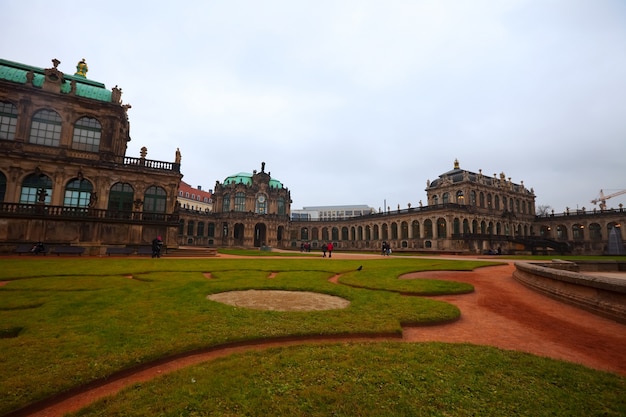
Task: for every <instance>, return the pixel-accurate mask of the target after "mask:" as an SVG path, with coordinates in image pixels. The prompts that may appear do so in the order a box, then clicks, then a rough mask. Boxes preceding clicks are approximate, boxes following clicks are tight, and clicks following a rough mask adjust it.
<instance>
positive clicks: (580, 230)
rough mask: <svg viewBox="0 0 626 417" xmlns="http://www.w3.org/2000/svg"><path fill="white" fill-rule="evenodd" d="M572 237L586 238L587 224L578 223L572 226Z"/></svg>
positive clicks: (575, 238)
mask: <svg viewBox="0 0 626 417" xmlns="http://www.w3.org/2000/svg"><path fill="white" fill-rule="evenodd" d="M572 238H574V240H584V239H585V226H583V225H582V224H578V223H576V224H575V225H574V226H572Z"/></svg>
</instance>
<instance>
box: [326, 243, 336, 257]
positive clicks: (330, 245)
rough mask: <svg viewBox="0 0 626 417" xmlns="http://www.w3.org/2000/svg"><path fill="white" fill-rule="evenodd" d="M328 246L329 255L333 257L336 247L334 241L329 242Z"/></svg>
mask: <svg viewBox="0 0 626 417" xmlns="http://www.w3.org/2000/svg"><path fill="white" fill-rule="evenodd" d="M326 246H327V249H328V257H329V258H332V257H333V249H334V246H333V242H328V245H326Z"/></svg>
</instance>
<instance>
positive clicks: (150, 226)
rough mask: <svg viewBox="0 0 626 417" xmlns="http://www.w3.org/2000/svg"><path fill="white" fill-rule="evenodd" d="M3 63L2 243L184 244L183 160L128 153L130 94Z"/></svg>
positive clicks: (81, 73)
mask: <svg viewBox="0 0 626 417" xmlns="http://www.w3.org/2000/svg"><path fill="white" fill-rule="evenodd" d="M52 64H53V66H52V67H51V68H46V69H42V68H37V67H32V66H28V65H23V64H19V63H15V62H10V61H6V60H0V155H1V157H0V247H2V248H3V249H4V250H5V251H6V250H10V248H12V247H15V246H16V245H19V244H20V243H24V242H37V241H42V242H45V243H46V244H49V245H59V246H60V245H66V246H72V245H74V246H81V247H82V248H84V249H86V253H88V254H92V255H96V254H103V253H104V250H105V248H106V247H111V246H127V245H146V244H149V243H150V242H151V241H152V239H154V238H155V237H156V236H158V235H161V236H162V237H163V240H164V241H165V243H166V244H168V245H175V242H176V241H177V236H176V226H177V225H178V214H177V212H176V208H177V204H176V197H177V191H178V186H179V182H180V180H181V178H182V175H181V173H180V163H179V161H175V162H163V161H154V160H150V159H147V158H146V155H147V149H146V148H145V147H144V148H142V151H141V155H140V157H139V158H132V157H128V156H126V147H127V143H128V142H129V141H130V132H129V121H128V117H127V110H128V109H129V108H130V105H128V104H123V103H122V100H121V95H122V91H121V89H120V88H118V87H117V86H116V87H114V88H112V89H111V90H108V89H106V88H105V85H104V84H102V83H99V82H96V81H93V80H89V79H88V78H87V71H88V68H87V63H86V62H85V61H84V60H82V61H80V62H79V63H78V65H77V66H76V72H75V73H74V74H73V75H68V74H65V73H63V72H61V71H60V70H59V68H58V66H59V64H60V62H59V61H58V60H56V59H55V60H53V61H52Z"/></svg>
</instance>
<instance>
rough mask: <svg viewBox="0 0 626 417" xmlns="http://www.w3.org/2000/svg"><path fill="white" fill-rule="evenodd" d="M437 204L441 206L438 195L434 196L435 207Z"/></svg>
mask: <svg viewBox="0 0 626 417" xmlns="http://www.w3.org/2000/svg"><path fill="white" fill-rule="evenodd" d="M437 204H439V196H438V195H434V196H433V205H435V206H436V205H437Z"/></svg>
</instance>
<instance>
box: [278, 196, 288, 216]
mask: <svg viewBox="0 0 626 417" xmlns="http://www.w3.org/2000/svg"><path fill="white" fill-rule="evenodd" d="M277 203H278V214H281V215H284V214H286V213H287V211H286V210H285V199H284V198H282V197H280V198H279V199H278V200H277Z"/></svg>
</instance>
